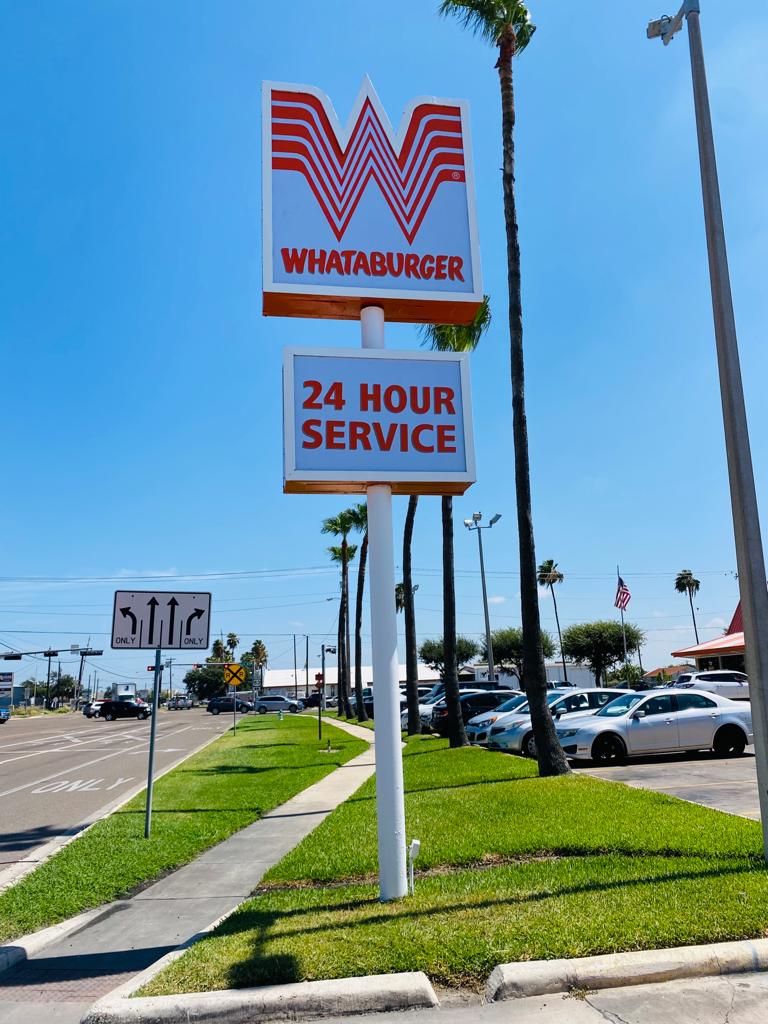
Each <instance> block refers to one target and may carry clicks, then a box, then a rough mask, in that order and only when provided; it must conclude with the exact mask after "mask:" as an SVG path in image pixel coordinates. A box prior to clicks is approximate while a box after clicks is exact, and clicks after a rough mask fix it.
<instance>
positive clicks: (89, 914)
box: [0, 903, 118, 973]
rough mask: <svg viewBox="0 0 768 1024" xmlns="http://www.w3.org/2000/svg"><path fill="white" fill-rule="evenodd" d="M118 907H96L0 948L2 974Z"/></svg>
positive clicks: (113, 904)
mask: <svg viewBox="0 0 768 1024" xmlns="http://www.w3.org/2000/svg"><path fill="white" fill-rule="evenodd" d="M117 906H118V904H116V903H106V904H104V905H103V906H101V907H96V909H95V910H86V911H85V912H84V913H83V914H78V915H77V917H71V918H69V920H67V921H61V922H60V923H59V924H53V925H51V926H50V927H49V928H43V929H42V930H41V931H39V932H32V933H31V934H30V935H24V936H22V937H21V938H20V939H17V940H16V941H15V942H11V943H9V944H8V945H7V946H0V973H1V972H2V971H7V970H8V969H9V968H11V967H15V966H16V964H18V963H21V961H22V960H26V959H27V958H28V957H30V956H34V955H35V953H39V952H40V950H41V949H44V948H45V946H47V945H49V943H51V942H58V941H59V939H66V937H67V936H68V935H74V933H75V932H79V931H80V929H81V928H85V927H87V926H88V925H89V924H92V923H93V922H94V921H96V920H98V919H99V918H100V917H106V916H107V915H108V914H111V913H112V912H113V910H114V909H115V907H117Z"/></svg>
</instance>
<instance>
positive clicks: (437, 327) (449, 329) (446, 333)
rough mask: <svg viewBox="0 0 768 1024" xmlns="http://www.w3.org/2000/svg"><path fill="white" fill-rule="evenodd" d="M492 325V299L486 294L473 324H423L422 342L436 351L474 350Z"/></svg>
mask: <svg viewBox="0 0 768 1024" xmlns="http://www.w3.org/2000/svg"><path fill="white" fill-rule="evenodd" d="M490 325H491V306H490V300H489V299H488V296H487V295H484V296H483V301H482V302H481V303H480V308H479V309H478V311H477V313H476V314H475V318H474V320H473V321H472V323H471V324H423V325H422V326H421V328H420V337H421V344H422V345H424V346H429V348H431V349H434V350H435V352H474V350H475V349H476V348H477V346H478V345H479V344H480V339H481V338H482V337H483V335H484V334H485V332H486V331H487V330H488V328H489V327H490Z"/></svg>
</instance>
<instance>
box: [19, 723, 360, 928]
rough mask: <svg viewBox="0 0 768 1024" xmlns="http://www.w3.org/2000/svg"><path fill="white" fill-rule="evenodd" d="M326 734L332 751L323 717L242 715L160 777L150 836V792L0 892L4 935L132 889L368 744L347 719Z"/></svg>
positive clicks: (51, 921) (245, 822)
mask: <svg viewBox="0 0 768 1024" xmlns="http://www.w3.org/2000/svg"><path fill="white" fill-rule="evenodd" d="M323 732H324V735H325V729H324V731H323ZM328 734H329V738H331V739H332V745H333V747H334V750H335V751H337V752H335V753H332V754H327V753H324V752H321V751H320V750H319V749H318V748H319V746H320V745H319V744H318V742H317V726H316V724H315V723H314V722H310V721H308V720H307V719H305V718H302V717H301V716H299V715H297V716H295V717H291V718H286V719H285V720H284V721H282V722H278V721H277V719H276V718H275V717H273V716H269V717H264V718H241V719H239V720H238V723H237V734H236V735H233V734H232V732H231V731H230V732H227V733H225V734H224V735H223V736H222V737H220V738H219V739H217V740H215V741H214V742H213V743H211V744H210V745H209V746H207V747H206V748H205V749H204V750H202V751H200V753H198V754H196V755H195V756H194V757H191V758H189V759H188V760H187V761H184V762H183V763H182V764H181V765H179V766H178V768H175V769H173V771H171V772H169V773H168V774H167V775H165V776H163V778H161V779H159V780H158V781H157V783H156V784H155V787H154V797H153V815H152V837H151V838H150V839H149V840H146V839H144V810H145V806H146V796H145V794H144V793H142V794H140V795H139V796H137V797H136V798H135V799H134V800H132V801H131V802H130V803H128V804H126V805H125V806H124V807H122V808H121V809H120V810H119V811H117V812H116V813H114V814H113V815H111V816H110V817H109V818H105V819H104V820H103V821H100V822H97V823H96V824H95V825H94V826H93V828H91V829H89V831H87V832H85V833H84V834H83V835H82V836H80V837H79V838H78V839H75V840H74V841H73V842H72V843H70V844H69V845H68V846H66V847H65V848H64V849H63V850H61V851H60V852H59V853H57V854H56V856H55V857H52V858H51V860H49V861H47V862H46V863H45V864H43V865H42V866H41V867H39V868H38V869H37V870H36V871H34V872H33V873H32V874H31V875H29V876H27V878H25V879H23V880H22V881H21V882H19V883H18V884H17V885H15V886H13V887H12V888H10V889H8V890H6V891H5V892H4V893H1V894H0V941H8V940H9V939H13V938H15V937H17V936H19V935H23V934H25V933H27V932H30V931H34V930H36V929H38V928H43V927H45V926H46V925H50V924H55V923H56V922H57V921H62V920H65V919H66V918H68V917H71V916H72V915H74V914H77V913H80V912H81V911H83V910H87V909H88V908H90V907H97V906H99V905H100V904H102V903H105V902H107V901H109V900H113V899H117V898H121V897H125V896H126V895H128V894H130V893H131V892H132V891H133V890H135V889H136V888H137V887H138V886H140V885H141V884H142V883H145V882H147V881H150V880H151V879H153V878H157V877H158V876H159V875H161V874H163V873H165V872H167V871H169V870H172V869H173V868H177V867H179V866H180V865H182V864H186V863H188V862H189V861H191V860H192V859H193V858H194V857H195V856H196V855H197V854H198V853H201V852H202V851H203V850H205V849H207V848H208V847H210V846H213V845H214V844H215V843H219V842H221V840H223V839H226V838H227V836H230V835H232V833H233V832H237V831H238V830H239V829H241V828H244V827H245V826H246V825H250V824H251V822H253V821H255V820H256V819H257V818H260V817H261V816H262V815H263V814H265V813H267V812H268V811H270V810H272V809H273V808H274V807H277V806H278V805H279V804H281V803H284V802H285V801H286V800H288V799H290V798H291V797H292V796H294V795H295V794H296V793H298V792H300V791H301V790H302V789H305V788H306V787H307V786H309V785H311V784H312V783H313V782H317V781H318V780H319V779H321V778H323V777H324V776H325V775H327V774H328V773H329V772H330V771H332V770H333V769H334V768H336V767H337V766H338V765H340V764H344V763H345V762H346V761H349V760H350V758H352V757H355V756H356V755H357V754H360V753H362V752H363V751H364V750H365V749H366V744H365V743H364V742H363V741H361V740H358V739H356V738H354V737H352V736H350V735H349V734H348V733H345V732H342V731H341V729H335V728H333V727H332V726H330V727H328ZM116 851H120V855H119V856H118V855H117V853H116Z"/></svg>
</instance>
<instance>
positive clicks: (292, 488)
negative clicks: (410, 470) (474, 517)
mask: <svg viewBox="0 0 768 1024" xmlns="http://www.w3.org/2000/svg"><path fill="white" fill-rule="evenodd" d="M377 484H387V486H389V487H391V488H392V493H393V494H423V495H433V494H434V495H450V496H452V497H456V496H458V495H460V494H465V493H466V491H468V490H469V488H470V487H471V486H472V483H467V482H463V483H457V484H446V483H442V484H425V483H406V482H403V481H400V482H398V481H394V482H390V481H388V480H370V481H367V482H366V481H353V480H287V481H285V483H284V484H283V493H284V494H365V492H366V489H367V488H368V487H375V486H376V485H377Z"/></svg>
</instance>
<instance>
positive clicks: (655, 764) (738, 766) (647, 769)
mask: <svg viewBox="0 0 768 1024" xmlns="http://www.w3.org/2000/svg"><path fill="white" fill-rule="evenodd" d="M753 749H754V748H753V747H747V750H746V752H745V753H744V754H743V755H742V756H741V757H727V758H719V757H714V756H713V755H712V754H711V753H707V752H703V751H702V752H700V753H696V754H691V753H688V754H666V755H664V756H659V757H649V758H640V757H638V758H635V759H634V760H632V761H630V762H629V763H628V764H622V765H612V766H611V767H610V768H582V767H577V768H576V771H583V772H587V773H588V774H589V775H595V776H597V777H598V778H600V779H610V780H612V781H613V782H625V783H626V784H627V785H628V786H639V787H640V788H642V789H655V790H656V791H657V792H658V793H668V794H669V795H670V796H677V797H680V799H681V800H690V801H691V802H692V803H694V804H703V805H704V807H713V808H714V809H715V810H718V811H727V812H728V813H729V814H739V815H741V816H742V817H744V818H755V819H757V820H759V819H760V797H759V794H758V790H757V771H756V768H755V755H754V753H753ZM767 1019H768V1018H767Z"/></svg>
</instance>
